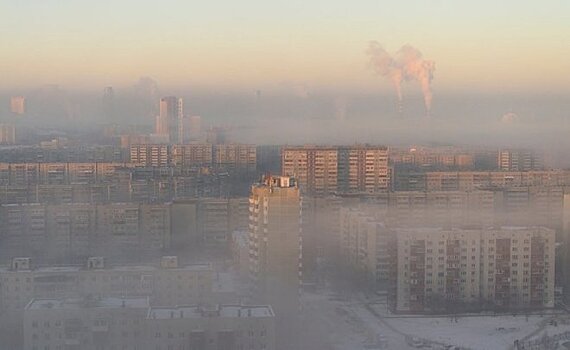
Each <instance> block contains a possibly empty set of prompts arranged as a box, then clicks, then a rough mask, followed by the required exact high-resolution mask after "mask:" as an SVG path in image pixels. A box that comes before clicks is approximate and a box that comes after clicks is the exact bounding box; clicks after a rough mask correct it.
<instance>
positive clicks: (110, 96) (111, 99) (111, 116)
mask: <svg viewBox="0 0 570 350" xmlns="http://www.w3.org/2000/svg"><path fill="white" fill-rule="evenodd" d="M102 106H103V117H104V118H105V120H106V121H110V122H113V123H115V122H116V120H115V91H114V89H113V87H112V86H107V87H105V88H104V89H103V101H102Z"/></svg>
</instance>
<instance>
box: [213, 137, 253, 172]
mask: <svg viewBox="0 0 570 350" xmlns="http://www.w3.org/2000/svg"><path fill="white" fill-rule="evenodd" d="M213 159H214V167H216V168H218V169H225V170H245V171H250V172H253V171H255V169H256V167H257V148H256V146H255V145H247V144H239V143H230V144H217V145H214V151H213Z"/></svg>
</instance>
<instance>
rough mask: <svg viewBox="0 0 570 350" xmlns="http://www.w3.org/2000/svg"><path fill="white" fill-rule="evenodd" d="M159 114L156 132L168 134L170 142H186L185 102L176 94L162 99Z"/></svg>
mask: <svg viewBox="0 0 570 350" xmlns="http://www.w3.org/2000/svg"><path fill="white" fill-rule="evenodd" d="M159 110H160V112H159V115H158V116H157V118H156V126H155V133H156V134H158V135H168V141H169V142H170V143H183V142H184V103H183V101H182V99H181V98H177V97H175V96H168V97H163V98H161V99H160V105H159Z"/></svg>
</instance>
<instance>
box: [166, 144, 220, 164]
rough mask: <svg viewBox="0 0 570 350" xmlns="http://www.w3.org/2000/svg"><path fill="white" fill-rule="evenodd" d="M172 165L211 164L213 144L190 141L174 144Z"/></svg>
mask: <svg viewBox="0 0 570 350" xmlns="http://www.w3.org/2000/svg"><path fill="white" fill-rule="evenodd" d="M171 153H172V165H174V166H179V167H191V166H211V165H212V145H210V144H209V143H189V144H185V145H178V144H177V145H172V149H171Z"/></svg>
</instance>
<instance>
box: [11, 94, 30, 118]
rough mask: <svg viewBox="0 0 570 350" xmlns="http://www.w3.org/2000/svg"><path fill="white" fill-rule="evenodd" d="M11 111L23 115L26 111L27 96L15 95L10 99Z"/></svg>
mask: <svg viewBox="0 0 570 350" xmlns="http://www.w3.org/2000/svg"><path fill="white" fill-rule="evenodd" d="M10 111H11V112H12V113H14V114H18V115H23V114H25V113H26V98H25V97H24V96H14V97H12V98H11V99H10Z"/></svg>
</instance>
